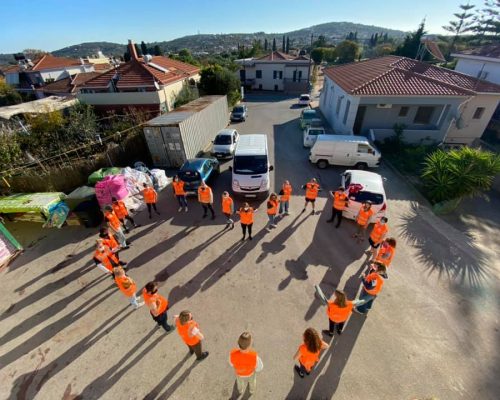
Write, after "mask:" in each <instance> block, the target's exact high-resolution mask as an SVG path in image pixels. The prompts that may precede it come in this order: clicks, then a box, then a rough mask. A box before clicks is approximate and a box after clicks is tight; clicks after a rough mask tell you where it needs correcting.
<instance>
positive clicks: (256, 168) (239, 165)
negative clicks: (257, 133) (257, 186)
mask: <svg viewBox="0 0 500 400" xmlns="http://www.w3.org/2000/svg"><path fill="white" fill-rule="evenodd" d="M233 170H234V172H235V173H236V174H242V175H253V174H265V173H266V172H267V156H237V157H235V158H234V167H233Z"/></svg>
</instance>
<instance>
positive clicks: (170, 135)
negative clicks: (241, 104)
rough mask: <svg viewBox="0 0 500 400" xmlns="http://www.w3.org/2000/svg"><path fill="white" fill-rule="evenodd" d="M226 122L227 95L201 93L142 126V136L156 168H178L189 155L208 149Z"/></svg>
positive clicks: (192, 156)
mask: <svg viewBox="0 0 500 400" xmlns="http://www.w3.org/2000/svg"><path fill="white" fill-rule="evenodd" d="M228 124H229V109H228V107H227V98H226V96H204V97H200V98H199V99H196V100H194V101H192V102H190V103H188V104H185V105H183V106H182V107H179V108H177V109H175V110H174V111H172V112H169V113H167V114H164V115H160V116H159V117H156V118H154V119H152V120H150V121H148V122H146V124H145V126H144V136H145V137H146V142H147V144H148V147H149V152H150V153H151V158H152V159H153V164H154V165H155V166H157V167H175V168H178V167H180V166H181V165H182V164H183V163H184V161H186V160H187V159H188V158H194V157H196V155H197V154H198V153H199V152H200V151H204V150H206V149H208V147H209V146H210V143H211V141H212V140H213V139H214V138H215V136H216V135H217V132H219V131H220V130H221V129H224V128H225V127H227V125H228Z"/></svg>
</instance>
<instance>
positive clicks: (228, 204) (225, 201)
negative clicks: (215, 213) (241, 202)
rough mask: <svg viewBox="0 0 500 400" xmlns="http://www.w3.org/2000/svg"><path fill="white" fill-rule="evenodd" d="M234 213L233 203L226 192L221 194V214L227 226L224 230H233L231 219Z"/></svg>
mask: <svg viewBox="0 0 500 400" xmlns="http://www.w3.org/2000/svg"><path fill="white" fill-rule="evenodd" d="M233 213H234V202H233V199H232V198H231V196H229V193H228V192H224V193H222V214H224V215H225V217H226V218H227V224H226V227H225V228H224V229H227V228H230V229H233V228H234V221H233V219H232V218H231V217H232V216H233Z"/></svg>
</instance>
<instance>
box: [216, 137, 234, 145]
mask: <svg viewBox="0 0 500 400" xmlns="http://www.w3.org/2000/svg"><path fill="white" fill-rule="evenodd" d="M231 142H232V140H231V135H217V136H216V137H215V140H214V144H231Z"/></svg>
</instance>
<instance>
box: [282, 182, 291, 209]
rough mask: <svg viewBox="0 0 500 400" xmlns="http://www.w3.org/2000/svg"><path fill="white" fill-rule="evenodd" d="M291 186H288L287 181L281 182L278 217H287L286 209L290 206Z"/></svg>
mask: <svg viewBox="0 0 500 400" xmlns="http://www.w3.org/2000/svg"><path fill="white" fill-rule="evenodd" d="M292 191H293V188H292V185H290V182H289V181H285V182H283V186H282V187H281V190H280V193H279V195H280V211H279V214H280V215H289V213H288V207H289V205H290V197H291V196H292Z"/></svg>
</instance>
